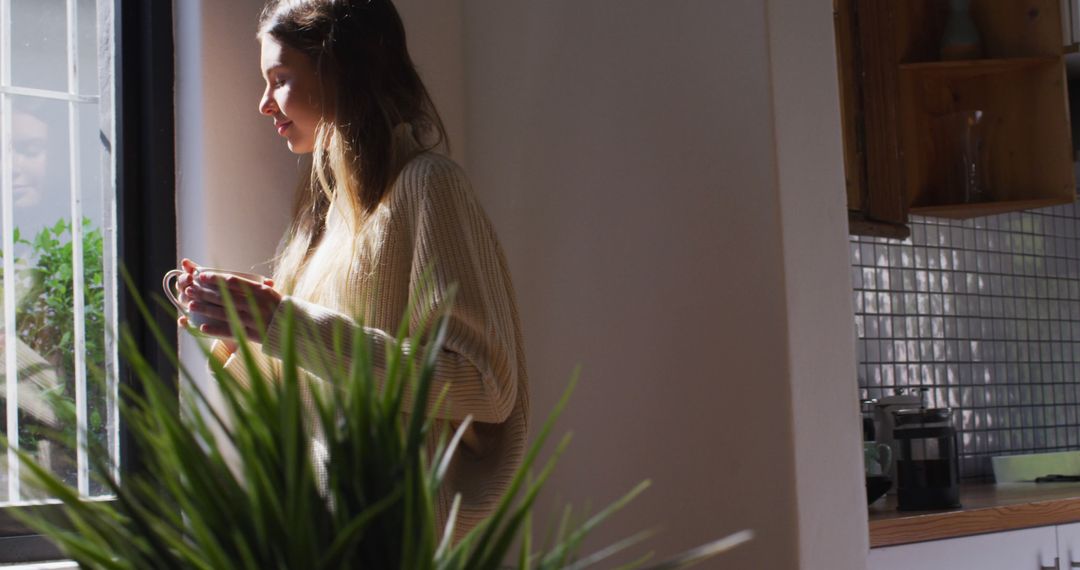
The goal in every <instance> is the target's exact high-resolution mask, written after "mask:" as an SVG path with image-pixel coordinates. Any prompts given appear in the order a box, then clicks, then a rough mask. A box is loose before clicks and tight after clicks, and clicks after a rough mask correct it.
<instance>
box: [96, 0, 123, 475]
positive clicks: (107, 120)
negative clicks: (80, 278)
mask: <svg viewBox="0 0 1080 570" xmlns="http://www.w3.org/2000/svg"><path fill="white" fill-rule="evenodd" d="M115 4H116V3H115V2H112V1H109V2H105V1H102V0H99V1H98V2H97V29H98V38H99V40H98V46H100V47H99V51H98V68H99V69H104V70H107V71H106V72H105V73H99V74H98V94H99V96H98V97H97V98H96V99H97V101H96V102H97V103H98V122H99V128H100V132H101V136H102V138H103V140H104V141H105V148H104V149H103V152H101V187H102V188H105V189H114V188H116V170H115V168H114V160H113V157H114V154H113V153H114V148H113V142H112V141H115V140H116V121H115V113H114V108H113V73H112V70H113V62H114V58H113V55H114V53H115V49H114V46H115V44H114V39H115V35H114V33H113V22H115V19H114V14H113V8H114V6H115ZM104 206H105V208H104V210H105V211H104V216H103V218H104V220H103V225H104V228H102V231H103V232H104V235H103V236H102V237H103V240H102V247H103V248H104V251H103V252H102V256H101V259H102V263H103V267H102V274H103V277H104V279H103V285H104V286H105V326H106V332H105V370H106V374H107V377H106V386H107V390H106V395H105V406H106V409H107V418H108V419H107V424H106V425H107V428H106V429H107V436H106V437H107V438H108V441H109V456H110V457H111V458H112V476H113V477H114V478H116V479H119V478H120V406H119V402H120V354H119V342H118V340H119V338H120V326H119V323H120V319H118V318H117V311H118V306H119V300H118V299H117V291H119V287H117V283H116V276H117V275H119V272H118V271H117V270H116V251H117V242H116V192H112V191H109V190H106V192H105V204H104Z"/></svg>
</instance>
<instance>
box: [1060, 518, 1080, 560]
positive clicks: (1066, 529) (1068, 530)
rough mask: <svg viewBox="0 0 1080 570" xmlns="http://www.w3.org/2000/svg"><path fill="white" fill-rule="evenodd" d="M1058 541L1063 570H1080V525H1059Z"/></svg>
mask: <svg viewBox="0 0 1080 570" xmlns="http://www.w3.org/2000/svg"><path fill="white" fill-rule="evenodd" d="M1057 540H1058V560H1059V561H1060V565H1061V570H1071V569H1072V568H1080V523H1073V524H1063V525H1058V527H1057Z"/></svg>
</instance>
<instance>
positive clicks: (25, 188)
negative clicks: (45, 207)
mask: <svg viewBox="0 0 1080 570" xmlns="http://www.w3.org/2000/svg"><path fill="white" fill-rule="evenodd" d="M13 117H14V120H13V121H12V123H13V124H12V141H11V142H12V148H13V149H14V151H15V152H14V154H13V158H14V160H13V161H12V162H13V166H14V182H15V205H16V206H18V207H27V206H36V205H37V204H38V203H40V202H41V192H42V190H43V189H44V186H45V176H46V174H47V173H48V170H49V158H48V155H47V154H46V152H45V149H46V146H47V145H48V142H49V127H48V125H46V124H45V121H42V120H41V119H40V118H38V117H35V116H34V115H30V114H27V113H20V112H18V111H16V112H15V113H14V114H13Z"/></svg>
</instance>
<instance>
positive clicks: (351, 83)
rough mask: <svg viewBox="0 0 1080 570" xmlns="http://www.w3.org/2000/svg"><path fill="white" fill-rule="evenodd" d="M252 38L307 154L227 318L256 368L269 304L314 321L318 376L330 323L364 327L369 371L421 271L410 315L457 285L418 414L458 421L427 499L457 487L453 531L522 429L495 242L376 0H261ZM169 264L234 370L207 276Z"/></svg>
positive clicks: (274, 115)
mask: <svg viewBox="0 0 1080 570" xmlns="http://www.w3.org/2000/svg"><path fill="white" fill-rule="evenodd" d="M258 37H259V41H260V43H261V47H262V71H263V75H264V77H265V80H266V90H265V92H264V94H263V97H262V100H261V102H260V103H259V111H260V112H261V113H262V114H264V115H266V116H267V117H268V119H270V120H272V121H273V124H274V127H275V128H276V129H277V132H278V134H280V135H281V136H282V137H284V138H285V139H286V142H287V144H288V146H289V148H290V149H291V150H292V151H293V152H295V153H298V154H306V153H311V154H312V155H313V156H312V166H311V170H310V172H309V173H308V176H307V183H306V184H304V185H302V186H301V188H300V190H299V191H298V195H297V199H296V203H295V209H294V214H293V221H292V224H291V227H290V228H289V230H288V232H287V234H286V239H285V240H284V242H283V244H284V245H283V247H282V248H281V250H280V251H279V254H278V256H277V259H276V264H275V270H274V276H273V279H267V280H265V281H264V282H263V283H253V282H245V281H243V280H242V279H237V278H232V279H226V287H227V288H228V290H229V291H228V292H229V293H230V294H231V295H233V297H234V298H243V296H244V294H245V293H244V291H245V288H250V289H252V291H253V293H252V296H253V298H254V300H255V305H256V308H255V309H254V310H252V309H249V308H248V307H247V306H245V305H246V303H240V304H239V305H240V307H239V309H240V319H241V321H242V323H243V326H244V328H245V329H246V333H247V335H248V336H249V337H250V338H251V339H252V340H254V341H256V342H258V343H260V344H261V355H260V359H259V366H260V367H261V368H264V369H265V370H266V371H268V372H269V371H272V370H273V366H274V365H275V362H277V361H278V360H277V359H279V358H280V357H281V356H282V338H281V335H282V330H281V329H282V324H283V321H284V320H285V319H284V318H283V317H281V315H282V314H284V313H285V312H287V311H290V310H291V311H292V313H293V314H294V316H295V324H296V328H297V330H308V327H311V328H312V329H313V330H315V331H318V334H317V335H314V337H311V336H308V335H301V336H300V337H299V338H297V339H296V340H297V349H298V353H299V357H300V365H301V366H302V368H304V370H305V371H306V372H308V373H310V375H311V378H315V379H317V378H318V377H319V376H323V377H326V376H327V375H326V374H325V370H324V369H323V368H322V367H321V363H324V362H331V363H336V362H335V361H336V359H335V358H333V356H334V352H333V350H332V349H331V346H330V345H331V343H330V341H329V339H330V335H331V331H332V330H333V329H334V328H335V327H338V326H344V327H345V328H346V330H347V331H350V332H351V333H353V334H364V335H367V337H368V338H369V339H370V340H371V341H372V343H373V347H374V355H375V358H376V360H377V362H376V363H375V365H376V367H378V365H379V364H380V363H379V362H378V360H379V355H381V354H383V352H384V349H385V347H386V346H387V345H388V344H390V343H393V342H395V340H394V336H393V334H394V332H395V331H397V330H398V326H399V323H400V321H401V319H402V317H403V315H404V314H405V310H406V303H407V301H408V299H409V295H410V293H411V292H413V290H414V289H415V288H416V287H417V286H418V285H419V284H420V281H421V280H422V278H423V277H424V275H425V273H430V276H431V279H430V283H431V286H429V287H428V290H427V291H426V294H425V295H423V296H422V297H421V298H420V299H419V302H420V306H419V307H418V309H419V311H418V313H419V314H424V313H430V312H437V311H439V310H441V309H442V308H443V303H444V302H445V301H446V300H447V295H448V292H449V289H450V288H451V287H452V286H454V285H456V287H457V289H456V293H455V296H454V299H453V303H452V309H451V311H450V312H449V326H448V331H447V336H446V343H445V347H444V349H443V350H442V352H441V354H440V355H439V358H438V364H437V366H436V378H435V382H434V384H433V386H432V395H433V397H434V395H437V394H438V393H439V392H441V391H442V389H443V387H444V386H449V392H448V405H447V406H444V407H443V408H441V409H439V410H431V413H433V414H434V415H435V417H436V418H437V419H438V420H440V421H441V422H448V423H449V427H450V428H451V429H456V427H457V426H458V425H460V423H461V422H462V421H463V420H464V419H465V417H466V416H469V415H471V416H472V417H473V424H472V425H471V427H470V428H469V429H468V431H467V432H466V434H465V437H464V438H463V441H462V447H460V448H459V450H458V453H457V455H456V458H455V460H454V464H453V465H452V466H451V468H450V472H449V473H448V476H447V479H446V483H445V484H444V487H443V489H442V491H441V493H440V495H439V497H438V498H437V504H436V511H437V514H438V517H439V521H440V523H443V522H445V519H446V515H447V513H448V511H449V506H450V504H451V502H452V500H453V496H454V494H456V493H461V496H462V504H461V508H460V511H459V515H458V523H457V526H456V528H455V535H456V536H458V537H461V536H462V535H463V534H464V533H465V532H467V531H468V530H470V529H471V528H472V527H473V526H475V525H476V523H478V522H479V521H480V520H482V519H483V518H484V517H485V516H486V515H488V514H489V513H490V512H491V511H492V510H493V508H494V507H495V505H496V504H497V503H498V501H499V499H500V498H501V496H502V494H503V493H504V491H505V490H506V488H507V486H508V484H509V482H510V479H511V477H512V474H513V472H514V470H515V469H516V468H517V466H518V464H519V463H520V459H521V456H522V451H523V449H524V444H525V436H526V431H527V422H528V416H529V393H528V384H527V379H526V372H525V358H524V354H523V344H522V340H521V333H520V324H519V321H518V315H517V308H516V304H515V300H514V293H513V288H512V286H511V282H510V276H509V273H508V272H507V264H506V260H505V258H504V256H503V253H502V250H501V248H500V246H499V244H498V242H497V240H496V237H495V233H494V231H493V228H492V226H491V223H490V222H489V221H488V219H487V217H486V216H485V214H484V213H483V211H482V209H481V207H480V205H479V203H478V202H477V200H476V198H475V196H474V195H473V194H472V191H471V189H470V187H469V183H468V181H467V180H466V178H465V175H464V173H463V172H462V170H461V169H460V168H459V167H458V166H457V165H456V164H454V163H453V162H452V161H451V160H449V159H448V158H445V157H443V156H441V155H438V154H435V153H433V152H430V151H431V149H432V148H434V147H435V146H436V145H438V144H439V143H441V142H443V141H444V139H445V130H444V128H443V126H442V124H441V121H440V119H439V116H438V114H437V113H436V111H435V108H434V105H433V104H432V102H431V99H430V97H429V96H428V93H427V91H426V89H425V88H424V86H423V84H422V83H421V80H420V77H419V75H418V74H417V72H416V70H415V67H414V66H413V64H412V61H411V60H410V58H409V55H408V51H407V50H406V43H405V31H404V26H403V25H402V22H401V19H400V17H399V16H398V14H397V11H396V10H395V9H394V6H393V5H392V4H391V2H390V1H389V0H298V1H296V0H294V1H286V0H279V1H277V2H273V3H271V4H270V5H268V6H267V8H266V9H265V10H264V12H263V15H262V17H261V19H260V24H259V34H258ZM184 267H185V269H187V270H188V273H187V274H186V275H184V276H183V277H181V280H180V286H181V290H182V291H183V292H184V293H185V295H186V296H187V297H188V298H189V299H190V301H191V304H190V310H191V311H192V312H194V313H198V314H200V315H201V316H203V317H205V318H210V319H216V322H213V323H210V324H206V325H202V326H201V327H200V330H201V331H202V332H203V333H206V334H210V335H214V336H217V337H220V338H221V339H222V340H220V341H217V342H215V344H214V346H213V355H214V357H215V358H218V359H220V360H222V361H223V362H225V363H226V368H227V369H228V370H230V371H231V372H233V373H234V374H236V375H237V376H239V377H243V365H242V363H241V362H240V358H238V357H235V356H233V354H234V353H235V351H236V344H235V341H234V340H233V338H232V334H231V332H230V331H229V328H228V326H227V325H226V324H225V322H224V321H225V320H226V319H225V312H224V308H223V306H222V295H221V292H220V291H218V290H217V289H216V287H215V286H214V284H215V283H217V281H216V279H217V278H218V277H220V276H219V275H215V274H213V273H210V272H200V273H199V274H198V280H199V282H198V283H196V282H195V279H196V277H195V275H194V273H193V272H194V271H195V269H196V267H197V266H196V265H195V264H194V263H192V262H191V261H189V260H184ZM412 320H413V322H411V323H410V327H411V328H415V327H417V326H420V324H419V322H417V320H418V319H417V318H415V317H414V318H413V319H412ZM358 323H363V326H360V325H359V324H358ZM180 324H181V325H182V326H186V325H187V320H186V318H183V317H182V318H181V319H180ZM344 346H352V344H351V342H350V341H349V340H346V342H344ZM315 381H318V380H315ZM405 409H408V406H406V408H405ZM434 431H437V430H433V433H432V435H431V438H430V440H429V441H428V445H429V446H430V448H434V445H435V440H436V435H435V433H434ZM316 447H318V445H316Z"/></svg>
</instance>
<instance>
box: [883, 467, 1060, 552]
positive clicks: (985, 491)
mask: <svg viewBox="0 0 1080 570" xmlns="http://www.w3.org/2000/svg"><path fill="white" fill-rule="evenodd" d="M960 504H961V505H963V506H962V507H961V508H959V509H951V510H947V511H921V512H899V511H897V510H896V496H895V495H889V496H887V497H886V498H884V499H881V500H879V501H877V502H875V503H874V504H873V505H872V506H871V507H870V547H871V548H877V547H880V546H895V545H898V544H908V543H911V542H923V541H926V540H938V539H941V538H953V537H958V536H969V535H973V534H984V533H988V532H1000V531H1004V530H1014V529H1020V528H1028V527H1034V526H1046V525H1053V524H1065V523H1071V522H1077V521H1080V483H1004V484H1000V485H992V484H985V485H963V486H961V487H960Z"/></svg>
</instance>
